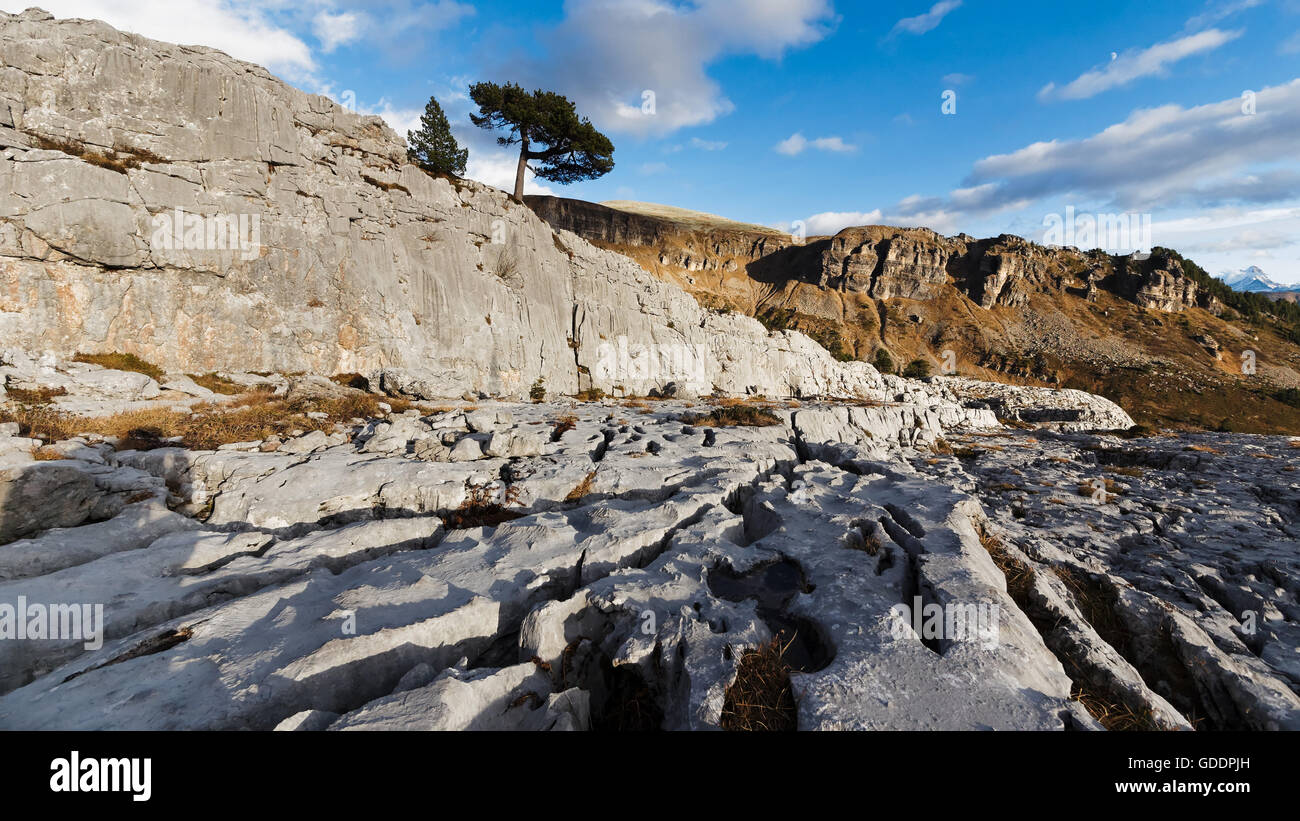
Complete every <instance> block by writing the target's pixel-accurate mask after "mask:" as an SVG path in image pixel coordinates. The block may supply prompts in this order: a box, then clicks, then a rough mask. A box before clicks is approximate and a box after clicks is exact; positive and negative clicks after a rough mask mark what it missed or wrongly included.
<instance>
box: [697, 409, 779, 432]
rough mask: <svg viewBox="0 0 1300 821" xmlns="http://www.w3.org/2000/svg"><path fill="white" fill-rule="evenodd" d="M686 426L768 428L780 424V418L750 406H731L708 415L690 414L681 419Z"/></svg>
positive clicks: (767, 411)
mask: <svg viewBox="0 0 1300 821" xmlns="http://www.w3.org/2000/svg"><path fill="white" fill-rule="evenodd" d="M681 421H682V422H684V423H686V424H688V425H695V426H703V427H714V428H730V427H746V428H769V427H773V426H776V425H780V424H782V422H781V419H780V417H778V416H777V415H776V414H774V413H772V412H771V411H769V410H767V409H765V408H756V407H754V406H752V405H732V406H730V407H721V408H715V409H713V410H712V411H710V412H709V413H691V414H686V415H685V416H683V417H681Z"/></svg>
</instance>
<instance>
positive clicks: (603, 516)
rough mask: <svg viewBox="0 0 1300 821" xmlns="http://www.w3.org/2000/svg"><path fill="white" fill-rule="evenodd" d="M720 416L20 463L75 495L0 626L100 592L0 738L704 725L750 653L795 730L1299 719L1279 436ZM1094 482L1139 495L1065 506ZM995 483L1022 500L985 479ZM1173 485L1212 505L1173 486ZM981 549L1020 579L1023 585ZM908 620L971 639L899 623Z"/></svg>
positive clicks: (435, 420)
mask: <svg viewBox="0 0 1300 821" xmlns="http://www.w3.org/2000/svg"><path fill="white" fill-rule="evenodd" d="M727 404H730V405H732V406H734V405H735V402H734V401H733V402H731V403H727ZM748 404H750V405H751V406H764V407H765V409H766V410H767V411H768V412H769V413H771V414H773V416H774V417H775V419H776V421H777V424H773V425H770V426H766V427H716V426H710V425H709V424H708V423H706V422H702V421H697V422H696V423H695V424H689V423H688V422H686V421H684V420H683V417H686V416H688V415H689V414H695V413H701V412H707V411H708V410H710V408H709V407H708V405H706V404H702V403H694V404H692V403H687V402H682V401H660V402H621V403H620V402H613V401H608V402H603V403H573V402H550V403H537V404H525V405H520V404H502V403H495V402H484V403H480V405H479V406H478V407H476V408H463V409H457V410H451V411H444V412H437V413H429V414H427V415H421V412H420V411H411V412H407V413H405V414H398V415H390V416H388V417H387V418H384V419H376V420H371V421H369V422H367V423H365V424H364V425H361V426H358V427H356V428H355V429H353V430H352V431H351V433H350V435H343V434H336V435H334V436H329V435H326V434H324V433H321V432H313V433H310V434H306V435H304V436H302V437H299V438H297V439H290V440H288V441H287V442H285V443H283V444H282V445H281V446H280V448H279V449H278V450H273V451H263V450H262V449H261V448H259V447H252V446H250V447H249V448H247V449H228V450H219V451H209V452H193V451H187V450H183V449H180V448H167V447H165V448H158V449H155V450H149V451H121V452H115V451H112V449H111V448H108V447H106V446H99V447H93V446H86V447H69V448H65V449H64V451H63V452H64V453H65V454H66V457H67V458H65V459H63V460H60V461H52V462H40V463H27V464H21V463H20V464H17V465H15V466H14V468H13V469H18V468H23V469H27V470H29V471H45V470H56V469H57V470H60V471H71V472H72V473H74V474H76V475H78V476H81V477H83V478H82V480H81V481H82V484H81V485H80V487H81V492H80V497H79V501H77V502H76V504H75V506H74V507H75V509H74V510H66V509H64V510H63V512H65V513H67V514H68V515H67V516H64V517H63V518H62V519H59V518H57V517H56V519H55V520H52V521H49V522H46V523H44V524H45V528H44V529H39V530H38V531H37V532H33V533H28V534H26V535H25V536H24V538H22V539H19V540H17V541H13V540H10V541H9V542H8V543H7V544H5V545H4V546H3V547H0V602H12V601H15V600H16V599H17V597H18V596H20V595H21V596H24V597H25V598H26V600H27V601H29V602H37V601H40V602H62V601H78V602H100V603H103V604H104V605H105V614H104V625H105V631H104V632H105V635H104V639H105V641H104V644H103V646H102V647H100V648H98V649H87V648H86V647H85V643H84V642H79V641H67V642H53V641H45V642H3V643H0V653H3V654H4V657H3V663H2V664H0V669H3V670H4V675H3V677H2V678H0V691H3V695H0V727H5V728H9V729H19V728H46V729H51V728H68V729H73V728H76V729H89V728H131V729H188V728H219V729H264V730H267V729H274V728H281V729H302V730H313V729H326V728H334V729H351V728H359V729H366V728H369V729H377V728H382V729H398V728H402V729H506V728H518V729H587V728H593V727H595V728H602V727H614V726H628V718H627V717H628V716H629V715H634V716H635V718H636V722H639V723H638V724H637V726H647V727H657V728H665V729H679V728H680V729H687V728H690V729H709V728H718V727H721V726H723V725H724V724H725V723H726V719H725V715H724V714H725V712H726V710H727V704H728V700H727V699H728V691H729V689H730V688H731V687H732V686H733V684H734V683H735V681H736V679H737V676H738V675H739V674H740V673H741V661H742V659H743V657H744V653H745V651H746V650H749V649H753V648H758V647H761V646H764V645H766V644H768V643H770V642H771V640H772V639H773V637H777V636H779V637H780V641H781V643H782V645H783V646H784V647H785V650H786V656H785V660H784V663H785V664H786V665H788V668H789V673H788V675H789V689H790V694H791V696H792V700H793V712H794V723H795V725H796V726H798V727H799V728H801V729H840V728H847V729H904V728H907V729H987V728H996V729H1081V728H1097V727H1100V726H1103V725H1108V723H1109V722H1110V720H1111V718H1112V717H1111V716H1108V715H1106V714H1105V712H1104V711H1099V710H1098V709H1097V708H1096V703H1101V702H1104V703H1106V704H1122V705H1123V706H1124V707H1125V708H1126V709H1128V710H1129V712H1131V713H1132V714H1134V715H1138V716H1141V717H1142V718H1143V720H1145V721H1147V722H1149V723H1150V724H1151V725H1154V726H1162V727H1170V728H1175V727H1191V726H1197V727H1204V726H1212V727H1257V728H1274V727H1295V726H1296V725H1297V721H1300V700H1298V699H1297V696H1296V693H1295V689H1296V687H1297V675H1296V674H1297V671H1296V665H1295V658H1296V653H1295V650H1296V647H1297V643H1298V638H1297V637H1298V634H1300V631H1298V630H1297V628H1296V623H1297V615H1298V614H1297V612H1296V607H1295V603H1294V602H1295V595H1296V589H1297V586H1296V584H1297V583H1296V579H1297V574H1296V558H1295V556H1294V543H1295V533H1296V530H1295V528H1296V527H1297V525H1296V518H1295V516H1296V493H1295V489H1296V479H1295V477H1294V469H1295V466H1296V462H1297V454H1298V453H1300V451H1297V450H1296V449H1295V448H1292V447H1290V446H1288V443H1287V441H1286V440H1285V439H1281V438H1266V437H1237V438H1235V439H1234V438H1233V437H1220V438H1213V437H1211V438H1210V439H1208V440H1207V444H1206V445H1205V446H1204V448H1205V449H1197V450H1187V449H1185V447H1186V446H1185V444H1183V442H1182V440H1178V439H1161V438H1154V439H1149V440H1146V439H1144V440H1133V441H1126V440H1122V439H1119V438H1117V437H1113V436H1100V435H1095V434H1086V433H1072V432H1059V431H1051V430H1046V429H1043V430H1038V431H1034V432H1032V433H1026V432H1023V431H1007V430H1005V429H1004V428H1002V427H1001V425H1000V424H999V423H998V422H997V419H996V418H995V417H994V414H993V412H992V411H990V410H988V409H981V408H965V407H963V406H961V405H958V404H955V403H950V404H942V405H935V406H932V407H918V406H915V405H909V404H883V405H877V404H874V403H869V404H853V405H851V404H844V403H825V404H822V403H806V404H803V405H797V404H795V403H790V404H783V403H761V402H752V403H748ZM723 409H725V406H724V407H723ZM1044 424H1050V422H1049V423H1044ZM1067 427H1068V426H1067ZM12 439H13V438H12V437H11V440H12ZM1238 440H1240V441H1238ZM954 447H955V450H954ZM1198 447H1199V446H1198ZM1227 448H1251V449H1252V450H1251V451H1250V453H1249V454H1247V455H1246V456H1244V457H1243V458H1249V459H1250V460H1251V462H1252V464H1251V466H1250V467H1251V468H1252V470H1253V468H1255V467H1256V465H1254V464H1253V463H1255V462H1258V463H1259V467H1261V470H1262V471H1264V472H1251V471H1247V470H1245V468H1244V467H1241V466H1239V461H1240V460H1238V461H1237V462H1234V461H1233V460H1231V459H1227V458H1225V457H1222V456H1219V455H1216V454H1215V453H1213V452H1212V451H1213V450H1220V451H1224V450H1226V449H1227ZM950 450H952V451H953V452H952V453H948V451H950ZM1256 456H1258V458H1255V457H1256ZM1107 467H1111V468H1116V469H1118V468H1123V469H1124V470H1125V471H1127V472H1128V473H1131V472H1132V469H1135V468H1139V467H1140V468H1141V469H1143V470H1146V471H1149V474H1148V476H1149V478H1143V479H1141V480H1136V479H1134V477H1132V476H1129V475H1128V473H1118V474H1115V479H1116V481H1117V482H1118V483H1122V484H1123V486H1124V489H1123V490H1121V489H1120V487H1119V485H1118V484H1115V485H1112V486H1111V487H1110V488H1109V489H1107V488H1106V485H1105V484H1104V482H1103V484H1102V485H1101V487H1102V488H1103V490H1106V491H1107V492H1114V493H1124V494H1125V495H1121V496H1118V497H1117V499H1118V500H1117V501H1116V500H1112V501H1111V502H1110V503H1108V504H1100V503H1098V502H1096V501H1095V500H1093V499H1092V498H1091V497H1088V498H1084V497H1083V496H1079V495H1078V493H1077V489H1076V487H1075V485H1076V484H1082V483H1084V482H1085V481H1087V480H1090V479H1091V478H1095V477H1097V476H1108V475H1110V474H1106V473H1105V472H1104V471H1105V469H1106V468H1107ZM1017 471H1018V472H1019V473H1020V474H1023V476H1024V478H1023V479H1022V478H1020V477H1017V478H1016V479H1015V481H1017V482H1019V483H1020V484H1021V486H1023V487H1025V488H1026V490H1025V491H1023V492H1016V491H1012V490H1002V489H999V488H1001V486H1002V485H1004V484H1006V485H1010V484H1012V481H1011V480H1007V479H1006V477H1007V476H1011V475H1014V474H1015V472H1017ZM1157 476H1158V477H1160V479H1159V481H1157V480H1156V477H1157ZM996 477H1001V479H1003V480H1006V481H998V482H997V483H994V481H993V480H994V478H996ZM1048 477H1051V478H1048ZM1188 477H1191V480H1193V481H1195V480H1200V481H1205V482H1208V483H1211V484H1213V485H1214V487H1215V490H1214V491H1213V492H1209V491H1205V490H1202V489H1199V488H1196V489H1192V490H1187V491H1186V493H1185V497H1179V496H1175V495H1174V490H1175V489H1176V488H1177V487H1178V486H1179V485H1178V482H1180V481H1181V482H1184V484H1185V483H1186V482H1187V481H1188ZM1040 478H1041V479H1042V480H1043V481H1055V482H1059V483H1060V484H1061V486H1062V488H1061V489H1060V490H1059V491H1058V492H1057V494H1058V495H1061V496H1065V495H1066V494H1067V493H1068V494H1073V496H1072V498H1070V499H1066V500H1065V501H1066V502H1068V504H1057V503H1055V502H1054V501H1052V500H1051V499H1049V497H1050V496H1052V495H1053V494H1052V493H1051V492H1048V491H1046V490H1045V489H1043V490H1042V492H1031V491H1038V490H1040V489H1039V488H1038V487H1036V486H1035V485H1034V484H1033V483H1034V482H1035V481H1037V480H1038V479H1040ZM995 484H996V487H995V486H994V485H995ZM1090 487H1091V486H1090ZM69 505H72V503H71V502H70V503H69ZM54 507H56V508H60V509H63V508H66V507H68V506H54ZM74 513H75V514H76V515H72V514H74ZM78 516H80V518H79V519H78V518H77V517H78ZM1051 517H1063V519H1062V520H1061V521H1056V520H1054V519H1052V518H1051ZM990 534H997V538H998V539H1000V540H1001V545H1002V547H1001V548H999V549H998V550H996V551H995V550H990V549H989V544H990ZM1244 544H1249V545H1252V546H1256V547H1261V548H1262V551H1255V550H1253V549H1252V550H1251V551H1246V550H1244V549H1243V547H1242V545H1244ZM1011 551H1015V555H1016V556H1017V557H1018V558H1017V559H1016V561H1017V562H1020V563H1021V564H1020V565H1017V566H1024V567H1032V568H1036V569H1039V572H1036V573H1035V574H1034V581H1033V584H1032V586H1031V591H1030V594H1029V595H1026V594H1025V591H1024V590H1023V589H1022V588H1023V586H1024V585H1023V584H1020V583H1019V580H1018V579H1017V578H1014V576H1015V574H1011V575H1008V574H1007V573H1006V568H1007V564H1006V556H1007V555H1009V554H1010V552H1011ZM1177 551H1181V553H1180V554H1178V555H1184V556H1187V557H1189V558H1190V559H1191V560H1192V561H1191V562H1188V561H1185V560H1184V561H1178V562H1174V561H1171V560H1170V559H1169V558H1168V555H1173V554H1175V553H1176V552H1177ZM1053 569H1055V570H1059V571H1060V572H1059V576H1058V575H1057V574H1056V573H1055V572H1054V571H1053ZM915 603H923V604H924V605H936V606H938V607H939V608H943V609H944V610H945V612H952V611H953V609H954V608H957V609H962V608H965V609H967V610H970V611H971V612H975V611H978V612H986V613H995V614H996V620H995V622H994V626H995V627H996V630H995V632H994V633H992V634H987V633H983V632H980V633H976V632H973V631H967V632H966V633H964V634H961V633H960V631H959V632H958V634H955V635H954V634H952V633H951V632H949V633H946V634H944V635H940V636H938V637H935V636H931V635H929V634H928V632H927V631H925V630H922V634H918V632H917V631H916V630H915V629H914V627H916V626H918V623H916V622H912V621H907V620H905V619H904V618H903V617H902V616H901V615H900V611H899V610H898V606H900V605H908V606H911V605H913V604H915ZM1246 611H1254V612H1256V613H1257V614H1258V620H1257V622H1256V624H1257V627H1258V629H1257V631H1256V632H1255V633H1252V634H1248V633H1246V632H1245V631H1244V629H1243V628H1242V625H1241V620H1240V617H1241V616H1242V615H1243V613H1245V612H1246ZM1044 614H1049V615H1050V614H1056V615H1057V616H1058V617H1057V618H1055V619H1054V620H1053V619H1047V618H1044ZM1053 625H1054V626H1053ZM1096 694H1100V695H1096ZM1089 704H1092V705H1093V707H1092V712H1090V711H1089V707H1088V706H1089Z"/></svg>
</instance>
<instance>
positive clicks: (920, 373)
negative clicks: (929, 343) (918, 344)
mask: <svg viewBox="0 0 1300 821" xmlns="http://www.w3.org/2000/svg"><path fill="white" fill-rule="evenodd" d="M929 375H930V362H929V360H926V359H913V360H912V361H911V362H908V363H907V367H906V368H904V369H903V376H905V377H906V378H908V379H925V378H926V377H928V376H929Z"/></svg>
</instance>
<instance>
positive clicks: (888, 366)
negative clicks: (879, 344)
mask: <svg viewBox="0 0 1300 821" xmlns="http://www.w3.org/2000/svg"><path fill="white" fill-rule="evenodd" d="M872 364H874V365H875V366H876V370H878V371H880V372H881V373H894V372H895V370H896V368H897V366H896V365H894V357H892V356H890V355H889V351H887V350H886V349H884V348H880V349H879V350H877V351H876V358H875V360H874V361H873V363H872Z"/></svg>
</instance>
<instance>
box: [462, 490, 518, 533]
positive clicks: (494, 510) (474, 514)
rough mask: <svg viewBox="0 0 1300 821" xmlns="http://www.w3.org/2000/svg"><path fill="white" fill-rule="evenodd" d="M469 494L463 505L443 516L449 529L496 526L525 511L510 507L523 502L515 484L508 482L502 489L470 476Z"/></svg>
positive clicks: (511, 519)
mask: <svg viewBox="0 0 1300 821" xmlns="http://www.w3.org/2000/svg"><path fill="white" fill-rule="evenodd" d="M465 494H466V495H465V500H464V501H462V502H461V503H460V507H458V508H456V509H455V510H454V511H452V512H451V513H449V514H447V515H446V516H444V517H443V524H444V525H445V526H446V528H447V529H448V530H468V529H470V528H475V527H496V526H497V525H499V524H501V523H503V522H509V521H513V520H515V519H518V518H520V517H522V516H523V515H524V513H522V512H521V511H518V510H511V509H510V508H511V507H514V506H517V505H518V504H519V488H517V487H515V486H514V485H506V486H505V489H504V490H501V489H500V488H498V487H497V485H495V484H492V483H484V484H477V483H474V482H472V481H470V480H468V479H466V480H465ZM498 496H499V497H500V498H499V499H498Z"/></svg>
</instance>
